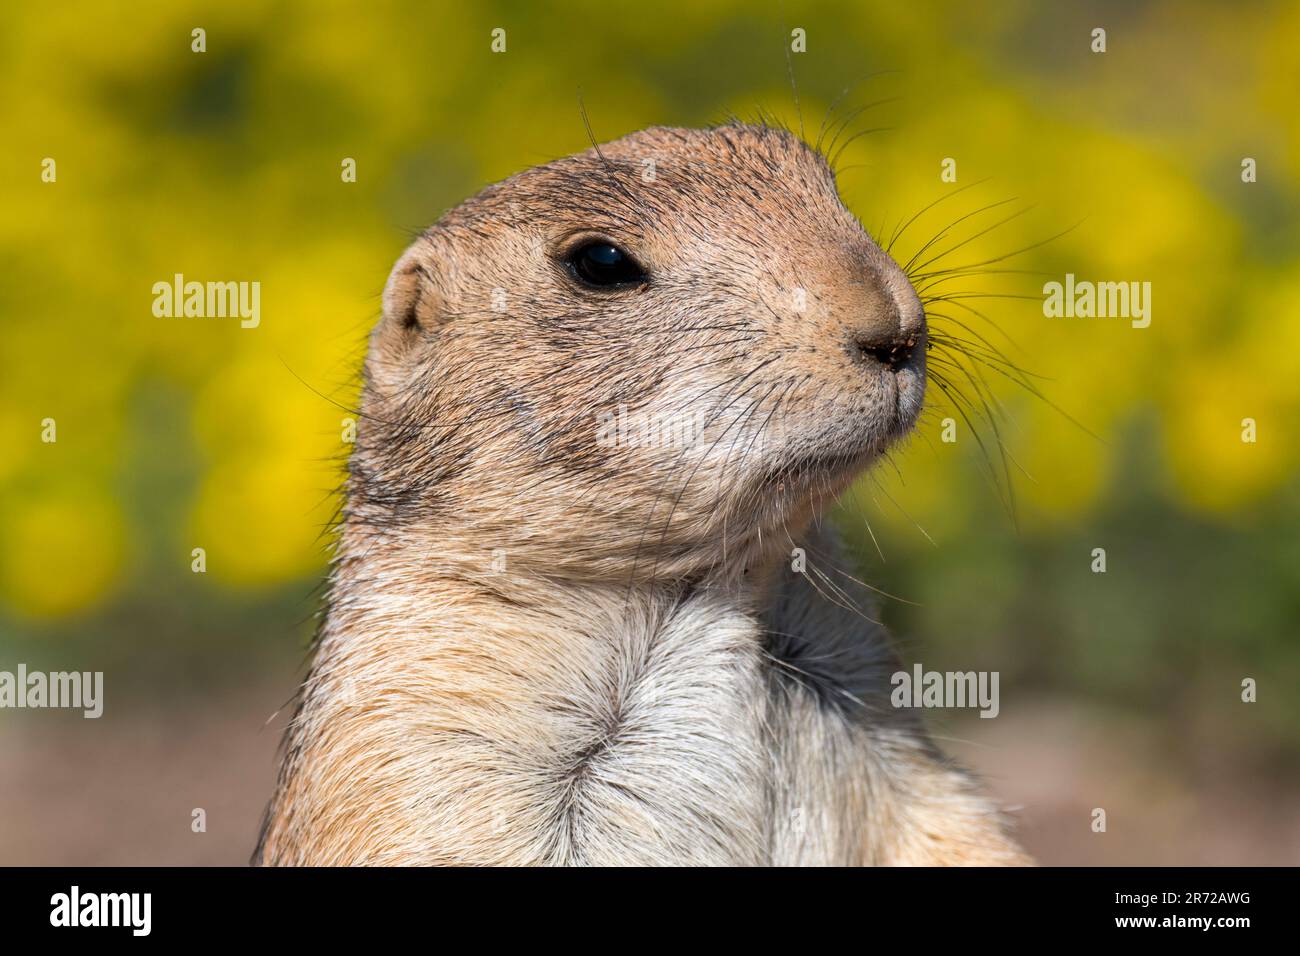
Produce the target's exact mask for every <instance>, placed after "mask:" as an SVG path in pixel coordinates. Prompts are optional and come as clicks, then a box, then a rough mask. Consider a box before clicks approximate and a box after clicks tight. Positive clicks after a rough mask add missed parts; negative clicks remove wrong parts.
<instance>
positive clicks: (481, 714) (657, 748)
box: [266, 541, 769, 864]
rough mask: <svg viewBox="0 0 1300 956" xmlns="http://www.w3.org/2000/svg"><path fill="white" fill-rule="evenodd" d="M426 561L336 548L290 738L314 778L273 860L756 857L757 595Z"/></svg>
mask: <svg viewBox="0 0 1300 956" xmlns="http://www.w3.org/2000/svg"><path fill="white" fill-rule="evenodd" d="M448 550H449V551H450V550H451V549H448ZM354 554H355V555H356V556H353V555H354ZM485 557H486V556H485ZM422 558H423V556H421V555H418V554H416V555H412V554H411V553H410V551H409V549H404V548H402V547H401V546H400V545H390V544H387V543H376V542H373V541H372V542H370V545H369V547H368V548H366V547H363V548H362V549H361V550H360V551H359V552H357V551H354V549H352V548H350V547H345V549H344V555H343V556H342V557H341V559H340V560H341V566H340V568H339V573H338V575H337V577H336V591H335V594H334V595H333V597H332V600H331V609H330V612H329V616H328V619H327V622H326V625H325V627H324V629H323V634H322V640H321V644H320V649H319V652H318V656H317V661H316V664H315V666H314V668H313V673H312V677H311V678H310V680H309V681H308V684H307V686H306V688H305V690H304V702H303V708H302V712H301V713H300V715H299V717H298V720H297V722H296V725H295V729H294V731H293V732H292V733H291V738H292V739H295V740H297V741H302V743H301V744H294V743H291V745H290V746H291V748H294V747H298V746H300V747H301V748H302V750H301V752H299V753H298V754H297V759H299V760H302V761H303V763H304V765H308V764H310V766H311V768H312V772H311V773H309V774H293V775H292V776H291V778H290V779H289V781H288V783H287V786H288V791H287V792H286V793H285V794H283V795H282V799H286V800H288V801H290V802H292V803H293V804H295V805H297V806H296V812H295V813H294V815H293V817H292V818H290V819H288V820H286V821H283V822H281V823H277V822H275V821H273V823H272V826H271V827H270V828H269V831H268V834H267V838H266V845H267V847H268V848H269V849H270V850H271V851H273V855H274V856H276V857H277V858H278V859H279V860H280V862H301V863H308V862H310V863H355V862H370V863H386V862H399V861H400V862H407V863H409V862H423V863H457V862H462V863H468V862H475V863H492V862H499V863H507V862H509V863H575V862H580V863H593V864H595V863H605V864H620V863H621V864H626V863H629V862H646V863H653V862H668V861H672V862H691V863H737V864H745V863H749V864H756V863H761V862H765V861H766V860H767V847H768V843H769V840H768V833H767V815H766V813H765V803H766V798H767V792H766V789H765V786H764V781H765V780H766V779H767V776H768V774H767V773H766V766H765V759H766V758H765V754H766V750H765V746H764V740H763V722H764V717H765V709H766V705H765V701H766V697H767V694H766V689H765V675H764V665H763V661H762V647H761V636H762V630H761V627H760V625H759V622H758V619H757V612H758V609H759V607H758V605H759V602H760V601H761V599H762V595H763V593H764V591H765V588H764V587H763V586H760V585H758V584H751V583H750V576H749V575H744V574H741V575H740V576H739V577H736V576H735V575H731V574H726V573H724V574H721V575H719V576H718V577H717V578H715V579H710V580H707V581H703V582H701V583H700V584H699V585H697V586H695V587H693V588H689V589H688V588H685V587H682V586H670V585H663V586H659V587H649V586H643V587H634V588H632V589H629V588H628V587H626V586H622V587H620V586H618V585H614V584H599V585H576V584H559V583H556V582H552V581H546V580H544V579H541V578H537V577H529V576H527V575H521V574H518V573H514V572H512V573H510V574H498V575H496V576H495V577H494V575H493V574H492V573H491V572H488V573H486V574H485V573H483V571H484V570H486V561H484V562H482V563H481V564H480V569H479V570H477V573H476V572H475V570H474V569H471V568H470V567H468V566H467V564H468V563H467V562H465V561H464V560H463V559H460V558H457V559H454V561H455V562H456V565H458V566H448V565H442V566H441V567H439V560H438V557H437V556H434V557H431V558H427V559H423V560H421V559H422ZM399 561H400V562H401V563H402V564H403V565H404V567H403V568H402V569H401V571H400V573H399V572H397V570H396V568H395V567H394V562H399ZM422 565H423V566H424V567H425V569H424V570H421V566H422ZM376 576H382V577H383V579H384V580H385V581H388V582H390V583H389V585H388V586H386V587H384V588H382V589H380V588H375V587H373V586H370V585H369V584H368V582H369V581H371V580H373V579H374V578H375V577H376ZM376 807H383V808H385V809H384V812H383V813H375V808H376ZM295 827H303V828H305V829H304V832H303V833H301V834H299V833H295V832H294V830H295ZM307 829H309V830H310V836H308V835H307Z"/></svg>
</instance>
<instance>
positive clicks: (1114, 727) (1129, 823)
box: [0, 667, 1300, 866]
mask: <svg viewBox="0 0 1300 956" xmlns="http://www.w3.org/2000/svg"><path fill="white" fill-rule="evenodd" d="M295 680H296V675H295V673H294V671H293V670H292V669H291V668H289V667H286V669H285V670H284V672H282V673H274V674H272V673H266V674H264V676H263V680H262V682H260V683H258V684H256V685H252V686H243V687H229V688H227V689H225V690H223V691H221V692H215V693H214V692H210V693H208V694H207V695H206V696H196V697H195V698H193V699H190V700H187V701H186V702H185V704H184V706H183V707H182V706H176V702H172V703H171V704H168V705H158V706H156V707H155V708H153V709H148V708H138V709H135V710H132V711H131V712H129V713H125V712H120V711H119V712H118V713H116V714H113V712H112V711H111V710H108V709H106V712H105V716H104V717H103V718H101V719H100V720H98V721H90V720H84V719H82V718H81V717H80V716H79V715H78V716H74V715H73V714H70V713H54V712H50V711H44V712H40V713H31V712H15V711H9V712H7V713H6V715H5V717H6V719H4V720H3V721H0V755H2V756H3V764H2V766H3V778H2V780H3V785H2V786H0V864H6V865H24V864H25V865H89V866H98V865H114V864H116V865H145V864H161V865H192V864H215V865H234V866H240V865H243V864H245V863H247V861H248V858H249V854H250V853H251V851H252V849H253V845H254V842H255V840H256V834H257V828H258V824H259V822H260V818H261V814H262V811H263V808H264V807H265V804H266V800H267V797H268V796H269V794H270V792H271V787H272V784H273V781H274V777H275V758H276V750H277V747H278V744H279V740H280V733H281V730H282V728H283V726H284V720H285V717H286V714H285V713H284V712H283V711H282V710H281V705H282V704H283V703H284V700H285V698H286V697H287V696H288V693H289V692H290V690H291V689H292V687H293V686H294V681H295ZM277 712H279V714H278V716H275V717H273V715H276V714H277ZM110 715H111V719H110ZM943 742H944V746H945V747H946V748H947V749H948V750H949V751H950V752H952V753H954V754H956V755H957V756H958V757H959V758H960V759H961V760H962V761H963V762H965V763H966V764H967V765H968V766H970V767H972V768H974V769H976V770H977V771H979V772H980V773H981V774H983V775H984V776H985V778H986V780H987V782H988V784H989V786H990V788H991V789H992V790H993V791H994V793H995V794H996V795H997V797H998V798H999V800H1000V801H1001V802H1002V803H1003V804H1005V805H1008V806H1015V807H1019V808H1020V809H1019V810H1018V811H1017V812H1016V816H1017V818H1018V820H1019V828H1020V834H1021V837H1022V839H1023V840H1024V842H1025V843H1026V844H1027V846H1028V847H1029V849H1030V850H1031V852H1032V853H1033V854H1034V855H1035V857H1036V858H1037V859H1038V860H1039V861H1041V862H1042V863H1044V864H1048V865H1060V864H1081V865H1100V864H1116V865H1133V864H1153V865H1176V864H1183V865H1192V864H1211V865H1241V864H1295V863H1297V862H1300V802H1298V801H1297V800H1296V798H1295V791H1294V790H1293V789H1291V788H1289V787H1286V786H1284V785H1283V784H1281V783H1273V784H1270V785H1268V786H1264V785H1262V784H1260V783H1259V782H1258V780H1259V775H1258V773H1256V774H1255V775H1254V776H1253V777H1251V776H1246V775H1245V771H1243V770H1242V769H1241V766H1240V764H1239V762H1238V758H1236V757H1235V756H1234V755H1233V754H1231V753H1213V752H1209V753H1202V754H1200V756H1199V757H1198V760H1197V764H1198V767H1199V769H1198V770H1196V771H1195V772H1193V771H1191V770H1189V769H1188V768H1187V767H1185V766H1180V765H1178V763H1177V762H1176V761H1174V760H1172V759H1171V757H1170V754H1169V753H1168V749H1167V748H1162V747H1161V746H1160V745H1159V744H1158V743H1157V742H1156V741H1155V738H1154V737H1153V736H1152V734H1151V728H1150V727H1148V726H1147V725H1146V724H1145V723H1144V722H1143V721H1142V720H1140V719H1120V718H1116V717H1114V716H1113V715H1109V716H1105V717H1099V716H1097V715H1096V714H1094V713H1093V712H1090V711H1088V710H1086V709H1083V708H1081V707H1078V706H1075V705H1072V704H1071V703H1070V702H1068V701H1061V700H1049V701H1044V702H1041V703H1038V704H1036V705H1034V706H1033V707H1021V708H1018V709H1017V711H1016V712H1015V713H1009V712H1004V713H1003V714H1002V715H1001V716H999V717H998V718H997V719H995V720H978V719H973V720H969V721H966V722H964V723H961V724H958V725H956V726H955V728H953V734H952V736H950V737H944V738H943ZM196 807H202V808H203V809H204V810H206V811H207V832H206V833H193V832H192V831H191V829H190V823H191V812H192V810H193V809H194V808H196ZM1094 807H1103V808H1105V809H1106V811H1107V832H1106V833H1103V834H1097V833H1093V832H1092V831H1091V828H1090V824H1091V820H1092V816H1091V814H1092V808H1094Z"/></svg>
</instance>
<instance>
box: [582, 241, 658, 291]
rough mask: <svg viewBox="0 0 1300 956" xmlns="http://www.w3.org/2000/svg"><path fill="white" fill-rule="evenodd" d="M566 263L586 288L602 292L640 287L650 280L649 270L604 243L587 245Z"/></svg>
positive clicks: (586, 243)
mask: <svg viewBox="0 0 1300 956" xmlns="http://www.w3.org/2000/svg"><path fill="white" fill-rule="evenodd" d="M565 261H566V262H567V263H568V265H569V268H570V269H571V270H572V271H573V274H574V275H575V276H576V277H577V278H578V280H579V281H580V282H582V283H583V284H585V285H590V286H598V287H601V288H608V287H614V286H628V285H639V284H640V283H642V282H645V281H646V278H647V276H646V274H645V270H644V269H642V268H641V266H640V265H639V264H638V263H637V261H636V260H635V259H633V258H632V257H631V256H630V255H629V254H628V253H626V252H624V251H623V250H622V249H620V248H619V247H618V246H616V245H614V244H613V243H612V242H606V241H605V240H603V239H597V240H595V241H593V242H584V243H583V244H582V245H580V246H578V248H576V249H574V250H573V251H572V252H570V253H569V254H568V255H567V256H566V257H565Z"/></svg>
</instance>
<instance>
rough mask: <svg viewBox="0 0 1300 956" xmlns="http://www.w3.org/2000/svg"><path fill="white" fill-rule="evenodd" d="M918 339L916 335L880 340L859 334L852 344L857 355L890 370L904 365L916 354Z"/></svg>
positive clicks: (895, 369)
mask: <svg viewBox="0 0 1300 956" xmlns="http://www.w3.org/2000/svg"><path fill="white" fill-rule="evenodd" d="M918 342H919V339H918V337H917V336H915V335H913V336H908V337H906V338H901V337H900V338H896V339H890V340H888V341H881V340H880V339H879V338H878V337H876V336H870V335H859V336H857V337H856V338H855V339H854V341H853V344H854V346H855V347H856V348H857V352H858V356H859V357H860V358H861V359H862V360H864V361H868V362H879V363H880V364H881V365H883V366H884V367H885V368H887V369H889V370H890V371H897V370H898V369H900V368H902V367H903V366H904V365H906V364H907V363H908V362H909V361H910V360H911V358H912V356H913V355H915V354H916V349H917V345H918Z"/></svg>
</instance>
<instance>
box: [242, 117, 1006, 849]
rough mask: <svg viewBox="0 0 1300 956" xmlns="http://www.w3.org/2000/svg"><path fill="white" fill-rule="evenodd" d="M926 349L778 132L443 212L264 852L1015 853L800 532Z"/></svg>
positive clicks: (491, 195)
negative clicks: (903, 706)
mask: <svg viewBox="0 0 1300 956" xmlns="http://www.w3.org/2000/svg"><path fill="white" fill-rule="evenodd" d="M925 341H926V326H925V315H924V311H923V308H922V305H921V302H920V300H919V299H918V297H917V295H916V293H915V292H914V290H913V289H912V287H911V285H910V284H909V282H908V281H907V278H906V276H905V275H904V274H903V272H902V270H901V269H900V268H899V267H898V266H897V264H895V262H894V261H893V260H892V259H890V258H889V256H888V255H886V254H885V253H884V252H883V251H882V250H881V249H880V248H879V247H878V246H877V245H876V244H875V243H874V242H873V241H872V240H871V238H870V237H869V236H868V235H867V233H866V232H865V231H864V230H863V228H862V227H861V225H860V224H859V223H858V222H857V220H856V219H855V218H854V217H853V215H852V214H851V213H849V211H848V210H847V209H846V208H845V207H844V205H843V204H842V203H841V201H840V199H839V196H838V193H837V190H836V186H835V181H834V176H833V173H832V171H831V169H830V168H829V166H828V165H827V163H826V162H825V160H824V159H823V157H822V156H821V155H820V154H819V153H818V152H816V151H815V150H813V149H812V148H810V147H808V146H807V145H805V144H804V143H803V142H802V141H801V140H800V139H799V138H798V137H796V136H795V135H793V134H791V133H789V132H787V131H785V130H781V129H774V128H769V127H762V126H750V125H739V124H735V125H728V126H722V127H718V128H714V129H706V130H696V129H667V128H652V129H647V130H643V131H640V132H637V133H634V134H632V135H629V136H626V137H624V138H623V139H620V140H617V141H615V142H613V143H609V144H607V145H605V146H603V147H599V148H593V149H590V150H587V151H586V152H583V153H580V154H577V155H575V156H571V157H568V158H566V159H561V160H558V161H556V162H552V163H549V164H547V165H544V166H539V167H536V168H533V169H529V170H526V171H524V172H522V173H519V174H518V175H516V176H513V177H511V178H510V179H507V180H505V181H504V182H501V183H498V184H496V185H493V186H490V187H488V188H487V189H485V190H484V191H483V192H481V193H479V194H478V195H477V196H475V197H474V198H472V199H470V200H468V201H466V202H465V203H463V204H462V205H460V206H459V207H457V208H456V209H454V210H452V211H451V212H449V213H447V214H446V215H445V216H444V217H443V218H442V219H441V220H440V221H439V222H438V223H437V224H436V225H434V226H433V227H431V228H430V229H429V230H427V231H426V232H425V233H424V234H423V235H421V236H420V238H418V239H417V240H416V241H415V242H414V244H413V245H412V246H411V247H410V248H409V249H408V250H407V251H406V252H405V253H404V254H403V255H402V257H401V259H400V260H399V261H398V263H397V265H396V267H395V269H394V270H393V273H392V275H391V277H390V279H389V281H388V285H387V287H386V289H385V292H384V314H383V318H382V319H381V321H380V322H379V324H378V326H377V327H376V328H375V330H374V332H373V334H372V337H371V343H370V351H369V355H368V358H367V361H366V366H365V371H366V384H365V388H364V392H363V397H362V409H361V411H362V414H363V419H362V421H361V423H360V426H359V430H358V435H357V442H356V446H355V450H354V452H353V455H352V459H351V463H350V468H349V477H348V483H347V501H346V506H345V510H344V514H343V517H342V522H341V532H340V538H339V542H338V550H337V554H336V557H335V560H334V563H333V567H332V572H331V585H330V592H329V600H328V610H327V613H326V617H325V620H324V623H323V626H322V630H321V634H320V638H319V643H318V647H317V651H316V656H315V660H314V663H313V666H312V669H311V673H310V676H309V677H308V679H307V681H306V682H305V684H304V686H303V688H302V694H301V702H300V707H299V711H298V713H297V715H296V717H295V719H294V721H293V722H292V725H291V727H290V729H289V731H288V735H287V739H286V747H285V755H284V762H283V765H282V768H281V774H280V781H279V785H278V787H277V791H276V794H275V796H274V798H273V800H272V804H271V807H270V809H269V811H268V815H267V820H266V823H265V826H264V828H263V833H262V838H261V840H260V842H259V846H258V849H257V852H256V855H255V859H256V860H258V861H260V862H263V863H266V864H597V865H623V864H733V865H753V864H1003V863H1023V862H1027V861H1026V859H1025V857H1024V855H1023V853H1022V851H1021V850H1020V849H1019V848H1018V847H1017V845H1016V844H1015V843H1014V842H1013V841H1012V839H1011V838H1010V837H1009V836H1008V835H1007V832H1006V830H1005V828H1004V823H1003V820H1002V819H1001V817H1000V816H999V814H998V813H997V812H996V811H995V810H994V808H993V807H992V805H991V804H990V803H988V802H987V801H986V800H985V798H984V797H982V796H981V795H980V793H979V791H978V788H977V787H976V786H975V785H974V783H973V782H972V780H971V779H970V778H969V777H968V776H967V775H965V774H964V773H963V772H961V771H960V770H958V769H956V768H954V767H953V766H951V765H950V764H949V763H948V762H947V761H946V760H945V758H944V757H942V756H941V755H940V754H939V753H938V752H937V750H936V749H935V747H934V746H933V745H932V743H931V742H930V740H929V739H928V738H927V736H926V735H925V732H924V730H923V728H922V727H921V726H920V725H919V724H918V723H917V722H916V719H915V717H914V716H913V715H912V712H910V711H907V710H897V709H894V708H893V707H891V706H890V702H889V690H890V686H889V677H890V674H891V673H893V672H894V671H895V670H897V669H898V663H897V661H896V658H895V655H894V653H893V651H892V650H891V647H890V644H889V641H888V638H887V636H886V635H885V634H884V632H883V629H881V628H880V627H879V626H878V625H877V624H874V623H873V622H872V621H871V620H870V618H871V617H874V615H873V614H872V611H871V608H872V607H873V601H872V600H871V595H870V593H869V592H868V590H867V589H866V588H865V587H862V586H860V585H857V584H856V583H854V582H852V581H851V580H849V579H848V578H845V577H842V576H840V575H838V574H835V573H834V572H832V571H830V570H829V566H830V565H835V566H837V567H839V568H845V567H848V563H847V562H846V561H845V559H844V558H843V556H842V555H841V554H839V548H838V545H837V544H836V542H835V540H834V538H833V536H832V535H831V534H829V533H828V532H827V531H826V530H824V529H822V528H820V527H819V522H818V521H817V520H816V519H817V517H818V516H819V514H820V513H821V511H822V510H823V509H824V508H826V507H827V506H828V505H829V504H830V503H832V502H833V501H834V499H835V498H836V497H837V496H838V495H839V494H840V493H841V492H842V491H843V490H844V489H845V488H846V487H847V486H848V484H849V483H850V482H851V481H852V480H853V478H854V477H855V476H856V475H857V474H858V473H860V472H861V471H862V470H863V469H864V468H866V467H868V466H869V465H870V464H871V462H872V461H873V459H875V458H876V457H877V456H878V455H879V454H880V453H881V452H882V450H883V449H885V448H886V447H887V446H888V445H889V444H890V443H891V442H893V441H895V440H896V439H898V438H899V437H901V436H903V435H904V434H906V433H907V432H908V431H909V429H910V428H911V427H912V426H913V424H914V422H915V421H916V418H917V415H918V414H919V412H920V410H921V405H922V398H923V394H924V387H925ZM795 548H803V549H804V553H806V556H807V558H806V560H807V563H808V566H809V571H808V572H807V573H804V572H800V571H798V570H795V569H794V567H793V566H794V564H795V563H796V562H793V561H792V560H791V556H792V554H794V553H796V552H795V551H794V549H795ZM814 568H820V569H821V571H822V574H824V575H825V576H826V578H829V579H833V580H834V581H835V585H836V587H834V588H833V587H828V586H827V585H826V584H825V583H824V579H822V578H820V577H819V576H818V575H815V574H814V573H813V572H812V569H814ZM863 612H865V613H863Z"/></svg>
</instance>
